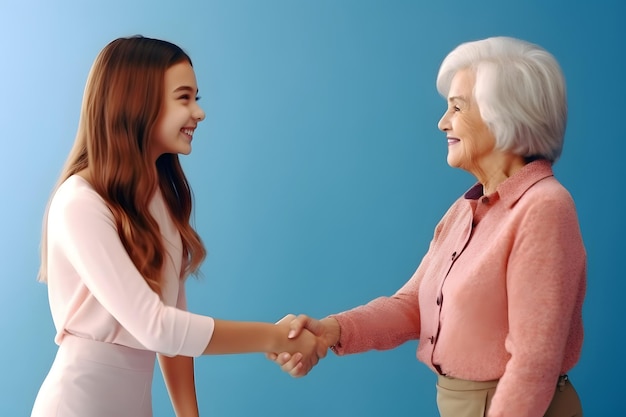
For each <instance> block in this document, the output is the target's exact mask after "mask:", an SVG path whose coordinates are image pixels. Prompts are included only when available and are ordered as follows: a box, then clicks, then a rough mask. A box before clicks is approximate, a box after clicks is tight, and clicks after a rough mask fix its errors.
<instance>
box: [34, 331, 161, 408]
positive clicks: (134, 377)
mask: <svg viewBox="0 0 626 417" xmlns="http://www.w3.org/2000/svg"><path fill="white" fill-rule="evenodd" d="M155 358H156V355H155V353H154V352H150V351H146V350H138V349H133V348H129V347H126V346H120V345H114V344H112V343H104V342H96V341H94V340H88V339H84V338H80V337H76V336H71V335H66V336H65V337H64V338H63V342H62V343H61V346H59V350H58V351H57V355H56V358H55V359H54V363H53V364H52V368H51V369H50V372H49V373H48V376H47V377H46V379H45V380H44V382H43V384H42V386H41V388H40V389H39V394H37V399H36V400H35V404H34V406H33V411H32V413H31V417H112V416H115V417H126V416H128V417H152V377H153V374H154V362H155Z"/></svg>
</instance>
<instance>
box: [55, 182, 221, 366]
mask: <svg viewBox="0 0 626 417" xmlns="http://www.w3.org/2000/svg"><path fill="white" fill-rule="evenodd" d="M150 212H151V213H152V215H153V216H154V218H155V219H156V221H157V222H158V224H159V227H160V229H161V234H162V237H163V241H164V243H165V247H166V249H167V256H166V257H165V259H164V280H163V285H162V292H163V299H162V300H161V299H160V298H159V296H158V295H157V294H156V293H155V292H154V291H152V290H151V289H150V287H149V286H148V284H147V283H146V281H145V280H144V278H143V277H142V276H141V274H140V273H139V272H138V271H137V268H136V267H135V266H134V264H133V262H132V261H131V259H130V257H129V256H128V254H127V252H126V250H125V249H124V246H123V245H122V242H121V240H120V238H119V235H118V233H117V229H116V225H115V221H114V220H113V215H112V214H111V211H110V210H109V209H108V207H107V206H106V204H105V202H104V200H103V199H102V198H101V197H100V196H99V195H98V194H97V193H96V191H95V190H94V189H93V188H92V187H91V185H90V184H89V183H88V182H87V181H86V180H84V179H83V178H82V177H80V176H78V175H74V176H72V177H70V178H68V179H67V180H66V181H65V182H64V183H63V184H62V185H61V186H60V187H59V189H58V190H57V191H56V193H55V195H54V197H53V199H52V202H51V204H50V210H49V213H48V297H49V301H50V310H51V312H52V318H53V320H54V325H55V327H56V331H57V333H56V337H55V342H56V343H57V344H61V342H62V341H63V337H64V336H65V335H66V334H68V333H70V334H74V335H76V336H80V337H84V338H87V339H93V340H97V341H102V342H108V343H115V344H119V345H124V346H129V347H133V348H137V349H146V350H150V351H154V352H157V353H162V354H165V355H170V356H173V355H185V356H199V355H201V354H202V352H203V351H204V349H205V348H206V346H207V345H208V343H209V341H210V340H211V336H212V334H213V328H214V321H213V319H212V318H211V317H206V316H200V315H197V314H192V313H189V312H187V311H185V310H186V299H185V290H184V281H183V280H181V279H180V275H181V264H182V243H181V238H180V235H179V233H178V230H177V229H176V227H175V226H174V223H173V222H172V220H171V218H170V216H169V214H168V211H167V208H166V205H165V202H164V200H163V197H162V196H161V194H160V193H158V192H157V194H156V196H155V198H154V199H153V200H152V202H151V204H150Z"/></svg>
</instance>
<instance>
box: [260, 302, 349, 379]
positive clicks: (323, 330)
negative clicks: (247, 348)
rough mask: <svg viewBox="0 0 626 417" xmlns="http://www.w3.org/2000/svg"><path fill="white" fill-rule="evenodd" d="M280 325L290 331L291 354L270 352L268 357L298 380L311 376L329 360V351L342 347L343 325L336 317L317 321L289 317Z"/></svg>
mask: <svg viewBox="0 0 626 417" xmlns="http://www.w3.org/2000/svg"><path fill="white" fill-rule="evenodd" d="M276 325H277V326H281V327H283V328H284V329H285V330H286V332H287V338H288V339H289V345H290V346H289V351H288V352H270V353H266V354H265V356H266V357H267V358H268V359H269V360H271V361H273V362H275V363H276V364H278V365H279V366H280V368H281V369H282V370H283V371H285V372H287V373H288V374H289V375H291V376H292V377H294V378H299V377H302V376H305V375H306V374H308V373H309V371H310V370H311V369H313V367H314V366H315V365H316V364H317V363H318V362H319V360H320V359H322V358H324V357H326V353H327V352H328V348H330V347H331V346H335V345H336V344H337V343H339V336H340V327H339V323H338V322H337V320H335V319H334V318H332V317H327V318H325V319H322V320H316V319H314V318H311V317H308V316H306V315H304V314H301V315H299V316H297V317H296V316H295V315H293V314H288V315H286V316H285V317H283V318H282V319H281V320H280V321H279V322H277V323H276Z"/></svg>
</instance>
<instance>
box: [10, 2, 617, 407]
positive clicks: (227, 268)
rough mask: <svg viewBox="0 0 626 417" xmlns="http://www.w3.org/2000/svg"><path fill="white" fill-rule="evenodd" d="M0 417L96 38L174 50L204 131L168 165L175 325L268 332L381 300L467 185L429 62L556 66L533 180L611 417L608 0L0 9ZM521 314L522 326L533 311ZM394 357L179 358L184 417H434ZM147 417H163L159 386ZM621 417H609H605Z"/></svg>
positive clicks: (28, 372)
mask: <svg viewBox="0 0 626 417" xmlns="http://www.w3.org/2000/svg"><path fill="white" fill-rule="evenodd" d="M0 4H1V5H0V47H1V56H2V61H1V64H0V81H1V87H0V94H1V100H0V106H1V107H0V126H1V128H2V129H1V133H0V140H1V143H2V150H3V158H2V163H1V164H0V178H2V205H1V208H0V218H1V220H0V221H1V222H2V224H1V229H0V230H1V232H0V267H1V271H2V272H1V276H0V277H1V279H2V283H3V285H4V287H3V288H4V289H3V291H0V326H1V327H0V330H1V333H2V344H1V345H0V361H2V367H1V369H2V377H0V415H2V416H11V417H12V416H27V415H28V414H29V412H30V407H31V405H32V402H33V400H34V398H35V395H36V392H37V390H38V388H39V385H40V383H41V382H42V380H43V378H44V377H45V375H46V373H47V371H48V369H49V366H50V364H51V362H52V360H53V357H54V354H55V351H56V346H55V345H54V343H53V336H54V330H53V324H52V320H51V318H50V313H49V310H48V304H47V296H46V287H45V286H44V285H42V284H39V283H37V282H36V281H35V276H36V272H37V269H38V262H39V260H38V245H39V235H40V225H41V217H42V214H43V211H44V207H45V203H46V201H47V199H48V196H49V193H50V190H51V188H52V186H53V184H54V182H55V180H56V178H57V175H58V173H59V171H60V169H61V166H62V164H63V162H64V160H65V157H66V155H67V153H68V151H69V149H70V147H71V144H72V142H73V140H74V135H75V132H76V127H77V123H78V116H79V108H80V102H81V98H82V92H83V87H84V83H85V80H86V77H87V73H88V71H89V68H90V66H91V63H92V61H93V59H94V58H95V56H96V54H97V53H98V51H99V50H100V49H101V48H102V47H104V45H105V44H106V43H108V42H109V41H110V40H112V39H114V38H117V37H119V36H127V35H133V34H143V35H146V36H152V37H159V38H163V39H167V40H170V41H173V42H175V43H178V44H179V45H181V46H182V47H183V48H184V49H185V50H187V51H188V52H189V53H190V55H191V57H192V59H193V61H194V65H195V68H196V73H197V78H198V82H199V86H200V90H201V95H202V96H203V98H202V101H201V104H202V105H203V107H204V109H205V111H206V113H207V118H206V121H205V122H204V123H203V124H201V126H200V128H199V130H198V131H197V133H196V136H195V138H194V150H193V153H192V154H191V155H190V156H188V157H184V158H183V163H184V166H185V168H186V171H187V173H188V176H189V179H190V181H191V184H192V186H193V188H194V191H195V196H196V215H195V217H196V224H197V228H198V230H199V232H200V234H201V235H202V237H203V239H204V241H205V243H206V245H207V248H208V250H209V256H208V258H207V261H206V262H205V264H204V266H203V268H202V270H203V274H204V277H203V278H202V279H200V280H194V281H192V282H190V283H189V284H188V291H189V293H190V296H189V298H190V300H189V303H190V308H191V310H193V311H195V312H198V313H203V314H207V315H212V316H215V317H219V318H227V319H241V320H264V321H271V322H273V321H275V320H277V319H279V318H281V317H282V316H283V315H285V314H286V313H289V312H293V313H307V314H310V315H313V316H318V317H319V316H324V315H326V314H329V313H333V312H337V311H341V310H344V309H348V308H350V307H353V306H356V305H358V304H362V303H365V302H367V301H369V300H370V299H372V298H374V297H376V296H379V295H389V294H392V293H393V292H394V291H395V290H396V289H397V288H398V287H400V286H401V285H402V284H403V283H404V282H405V281H406V280H407V279H408V278H409V277H410V275H411V274H412V273H413V271H414V269H415V268H416V266H417V265H418V263H419V261H420V259H421V257H422V255H423V254H424V253H425V251H426V248H427V245H428V242H429V240H430V238H431V236H432V231H433V228H434V226H435V224H436V223H437V221H438V220H439V218H440V217H441V216H442V214H443V212H444V211H445V209H446V208H447V207H448V206H449V205H450V204H451V203H452V201H453V200H454V199H455V198H456V197H457V196H459V195H460V194H461V193H462V192H463V191H465V190H466V189H467V188H468V187H469V186H471V184H472V183H473V178H472V177H470V176H469V175H468V174H466V173H464V172H462V171H458V170H454V169H451V168H450V167H448V166H447V164H446V142H445V138H444V135H443V134H442V133H440V132H438V130H437V127H436V125H437V121H438V120H439V117H440V115H441V114H442V112H443V110H444V108H445V102H444V100H443V99H442V98H441V97H439V96H438V94H437V91H436V89H435V77H436V73H437V69H438V66H439V64H440V62H441V60H442V59H443V58H444V56H445V55H446V54H447V53H448V52H449V51H450V50H451V49H452V48H453V47H455V46H456V45H457V44H459V43H461V42H464V41H468V40H474V39H478V38H483V37H487V36H492V35H509V36H515V37H520V38H524V39H527V40H529V41H532V42H536V43H539V44H540V45H542V46H544V47H546V48H547V49H548V50H549V51H551V52H552V53H553V54H554V55H555V56H556V58H557V59H558V60H559V61H560V63H561V64H562V67H563V69H564V72H565V75H566V78H567V81H568V94H569V105H570V113H569V114H570V119H569V124H568V130H567V135H566V144H565V149H564V153H563V156H562V158H561V160H560V161H559V162H558V163H557V165H556V167H555V170H556V173H557V177H558V178H559V179H560V180H561V181H562V182H563V183H564V184H565V186H566V187H568V188H569V190H570V191H571V193H572V195H573V196H574V199H575V200H576V202H577V207H578V210H579V216H580V223H581V227H582V231H583V236H584V239H585V242H586V246H587V249H588V255H589V275H588V296H587V299H586V303H585V308H584V314H585V327H586V339H585V344H584V348H583V355H582V359H581V361H580V363H579V365H578V366H577V367H576V368H575V370H574V371H573V372H572V373H571V376H572V379H573V380H574V382H575V385H576V387H577V389H578V391H579V393H580V395H581V397H582V400H583V403H584V406H585V412H586V415H587V416H606V415H626V414H624V411H621V410H623V408H624V407H623V405H622V404H623V398H622V396H623V395H622V392H623V388H622V386H621V385H622V384H621V376H622V375H623V374H624V372H625V371H626V369H625V365H624V360H623V346H624V336H623V329H624V325H623V319H624V313H623V310H622V309H621V307H620V306H622V302H623V301H622V300H623V295H624V292H625V290H626V287H625V284H624V278H625V274H624V272H623V267H622V265H621V260H622V256H624V249H625V246H624V243H623V241H622V240H621V239H620V236H622V235H623V234H624V232H626V230H625V225H624V215H623V213H624V208H623V206H622V203H621V198H622V194H624V172H623V169H624V165H623V159H624V150H623V149H624V139H625V135H624V120H625V119H624V99H625V97H626V88H625V85H626V83H625V82H624V74H626V65H625V63H624V59H623V55H624V52H625V48H624V41H625V40H626V31H625V29H624V25H623V20H624V16H625V15H626V14H625V13H624V6H622V3H621V2H620V1H618V0H613V1H611V0H598V1H594V2H585V1H582V2H571V1H564V0H555V1H549V2H548V1H543V0H532V1H514V2H513V1H501V0H497V1H496V0H488V1H473V2H467V1H459V0H449V1H446V2H439V1H430V2H426V1H401V0H385V1H382V0H381V1H372V0H341V1H340V0H317V1H303V0H283V1H281V0H267V1H255V0H228V1H226V0H222V1H210V0H209V1H207V0H187V1H177V2H169V1H163V0H160V1H120V0H109V1H107V2H100V3H97V2H91V3H90V2H87V1H69V0H57V1H50V2H48V1H44V0H41V1H36V2H35V1H29V0H23V1H10V0H1V3H0ZM537 308H542V306H541V305H537ZM415 347H416V343H408V344H406V345H404V346H401V347H399V348H397V349H395V350H393V351H388V352H368V353H365V354H360V355H352V356H348V357H343V358H338V357H335V356H334V355H330V356H329V357H328V358H327V359H325V360H324V361H323V362H322V363H321V364H320V365H319V366H318V367H317V368H316V369H314V370H313V372H312V373H311V374H310V375H309V376H307V377H306V378H303V379H297V380H296V379H292V378H291V377H289V376H288V375H286V374H283V373H282V372H280V371H279V369H278V368H277V367H276V366H275V365H273V364H272V363H270V362H269V361H267V360H266V359H265V358H264V357H263V355H261V354H250V355H241V356H221V357H217V356H215V357H203V358H199V359H198V360H197V362H196V364H197V365H196V366H197V386H198V395H199V401H200V408H201V412H202V414H203V415H205V416H247V415H260V416H275V417H280V416H289V415H299V416H305V417H306V416H316V415H348V416H378V415H390V416H415V415H420V416H435V415H436V405H435V388H434V382H435V377H434V375H433V374H432V373H431V372H430V371H428V370H427V369H426V367H425V366H424V365H423V364H421V363H419V362H417V360H416V359H415V357H414V355H415ZM154 404H155V416H172V415H173V412H172V409H171V406H170V405H169V400H168V398H167V395H166V392H165V388H164V386H163V381H162V379H161V378H160V376H159V373H158V372H157V377H156V379H155V384H154ZM620 413H621V414H620Z"/></svg>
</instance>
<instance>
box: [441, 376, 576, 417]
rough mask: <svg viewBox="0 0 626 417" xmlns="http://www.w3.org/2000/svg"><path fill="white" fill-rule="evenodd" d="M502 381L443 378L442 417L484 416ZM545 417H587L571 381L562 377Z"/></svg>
mask: <svg viewBox="0 0 626 417" xmlns="http://www.w3.org/2000/svg"><path fill="white" fill-rule="evenodd" d="M497 385H498V381H486V382H475V381H467V380H464V379H455V378H449V377H445V376H441V375H439V377H438V379H437V406H438V407H439V413H440V415H441V417H484V416H486V415H487V410H488V409H489V405H490V404H491V399H492V398H493V394H494V393H495V392H496V386H497ZM544 417H583V410H582V406H581V404H580V399H579V398H578V394H577V393H576V390H575V389H574V386H573V385H572V384H571V383H570V381H569V379H568V378H567V377H566V376H565V377H561V378H559V381H558V383H557V387H556V391H555V392H554V397H553V398H552V402H551V403H550V406H549V407H548V410H547V411H546V414H544Z"/></svg>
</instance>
